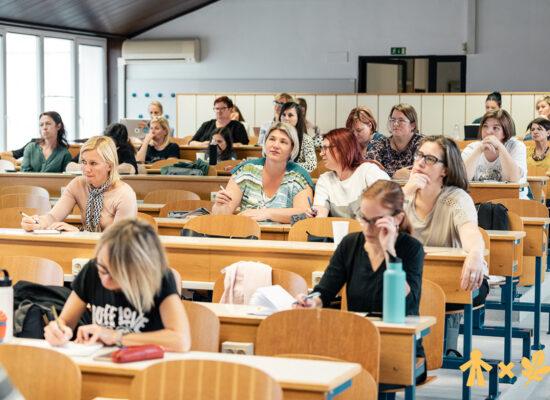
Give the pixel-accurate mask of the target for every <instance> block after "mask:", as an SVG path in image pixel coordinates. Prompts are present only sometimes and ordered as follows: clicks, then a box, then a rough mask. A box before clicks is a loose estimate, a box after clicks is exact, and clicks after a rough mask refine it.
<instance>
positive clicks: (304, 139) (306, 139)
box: [279, 102, 317, 172]
mask: <svg viewBox="0 0 550 400" xmlns="http://www.w3.org/2000/svg"><path fill="white" fill-rule="evenodd" d="M279 121H281V122H286V123H287V124H290V125H292V126H293V127H294V128H296V131H297V132H298V142H299V146H298V147H299V151H298V158H296V159H295V160H292V161H294V162H295V163H296V164H298V165H299V166H301V167H303V168H304V169H305V170H306V171H307V172H311V171H313V170H314V169H315V168H317V155H316V154H315V145H314V144H313V139H312V138H311V137H310V136H309V135H308V134H307V130H306V120H305V118H304V116H303V114H302V108H301V107H300V105H299V104H298V103H294V102H290V103H285V104H284V105H283V106H282V107H281V113H280V114H279Z"/></svg>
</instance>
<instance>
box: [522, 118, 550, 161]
mask: <svg viewBox="0 0 550 400" xmlns="http://www.w3.org/2000/svg"><path fill="white" fill-rule="evenodd" d="M529 131H530V135H531V137H532V140H534V141H535V145H534V146H528V147H527V165H534V166H536V167H540V168H544V169H545V170H546V171H549V170H550V155H549V154H548V149H549V147H548V138H549V136H550V121H549V120H548V119H546V118H542V117H538V118H535V119H534V120H533V121H531V123H530V124H529Z"/></svg>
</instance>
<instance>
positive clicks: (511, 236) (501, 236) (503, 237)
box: [486, 230, 525, 241]
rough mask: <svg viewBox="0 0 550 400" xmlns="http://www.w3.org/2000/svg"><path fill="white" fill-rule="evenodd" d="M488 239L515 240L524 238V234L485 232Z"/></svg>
mask: <svg viewBox="0 0 550 400" xmlns="http://www.w3.org/2000/svg"><path fill="white" fill-rule="evenodd" d="M486 232H487V234H488V235H489V238H490V239H491V240H511V241H514V240H517V239H521V238H524V237H525V232H523V231H495V230H486Z"/></svg>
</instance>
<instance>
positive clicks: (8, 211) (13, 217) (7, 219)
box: [0, 207, 40, 229]
mask: <svg viewBox="0 0 550 400" xmlns="http://www.w3.org/2000/svg"><path fill="white" fill-rule="evenodd" d="M20 211H21V212H24V213H25V214H27V215H38V214H40V210H39V209H38V208H28V207H9V208H0V228H16V229H20V228H21V218H22V216H21V214H20Z"/></svg>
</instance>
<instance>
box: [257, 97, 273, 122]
mask: <svg viewBox="0 0 550 400" xmlns="http://www.w3.org/2000/svg"><path fill="white" fill-rule="evenodd" d="M255 98H256V117H255V118H256V121H255V123H254V126H261V125H262V124H263V123H264V122H267V121H269V120H273V115H274V111H273V95H272V94H258V95H256V96H255Z"/></svg>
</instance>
